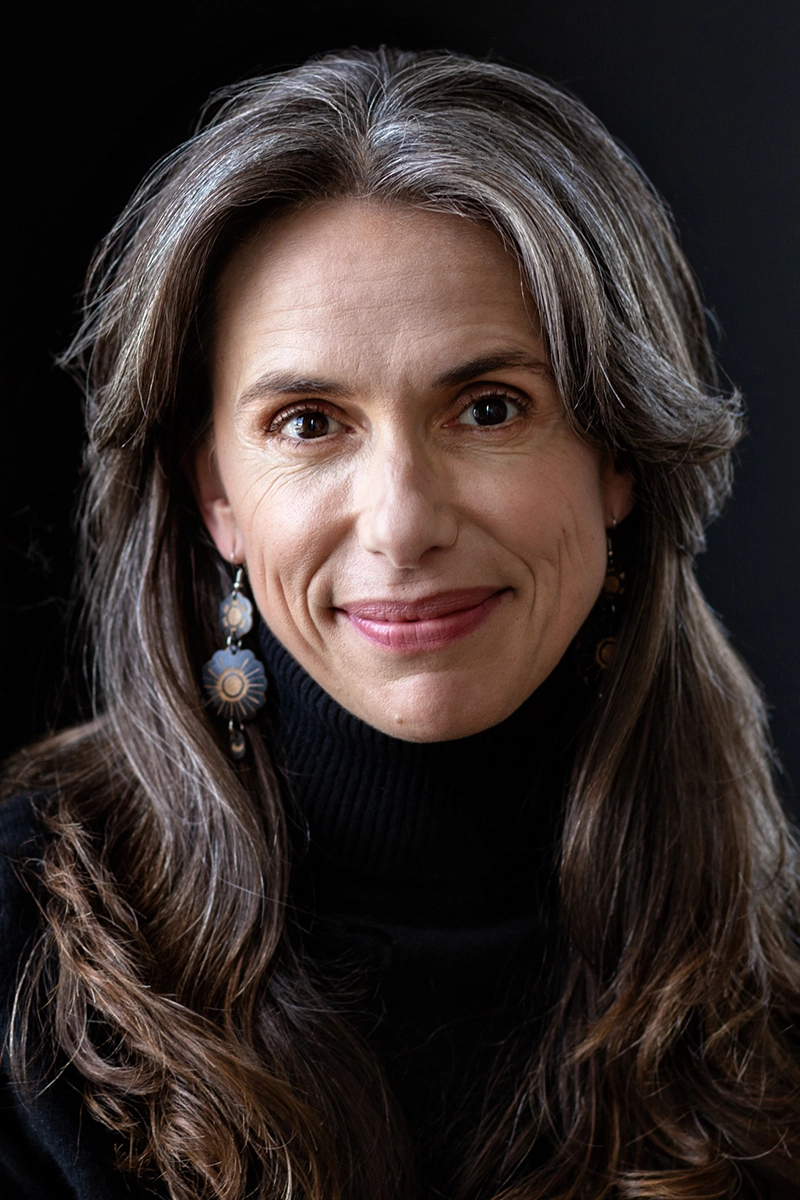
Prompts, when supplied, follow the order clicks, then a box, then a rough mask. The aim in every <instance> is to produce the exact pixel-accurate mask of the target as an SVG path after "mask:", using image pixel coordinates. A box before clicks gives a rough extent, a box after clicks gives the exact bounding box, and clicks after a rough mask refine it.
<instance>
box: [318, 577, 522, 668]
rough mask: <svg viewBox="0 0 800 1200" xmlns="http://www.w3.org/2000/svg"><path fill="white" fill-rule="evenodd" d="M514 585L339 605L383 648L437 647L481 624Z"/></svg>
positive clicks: (358, 629)
mask: <svg viewBox="0 0 800 1200" xmlns="http://www.w3.org/2000/svg"><path fill="white" fill-rule="evenodd" d="M509 591H510V589H509V588H496V587H479V588H461V589H459V590H457V591H451V592H438V593H437V594H436V595H433V596H423V597H420V598H419V599H417V600H408V601H401V600H357V601H354V602H353V603H348V604H345V605H342V606H341V607H340V608H338V609H337V610H336V611H337V612H338V613H341V615H342V616H343V617H344V618H345V619H346V620H347V621H348V623H349V624H350V625H351V626H352V627H353V629H355V631H356V632H357V633H359V634H360V635H361V637H363V638H365V639H366V640H367V641H368V642H371V643H372V644H373V645H376V646H379V647H381V649H384V650H393V651H395V652H400V653H403V652H405V653H409V652H412V653H413V652H414V651H420V650H438V649H441V648H442V647H444V646H447V645H450V644H452V643H453V642H456V641H458V640H459V639H461V638H463V637H466V636H467V635H468V634H470V633H472V632H473V630H475V629H477V628H478V626H479V625H482V624H483V622H484V621H485V620H487V618H488V617H489V616H490V614H491V613H492V612H493V611H494V609H495V608H496V607H497V605H498V604H499V603H500V601H501V600H502V599H503V597H504V596H505V595H507V594H508V593H509Z"/></svg>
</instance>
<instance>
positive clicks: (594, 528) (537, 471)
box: [478, 441, 605, 594]
mask: <svg viewBox="0 0 800 1200" xmlns="http://www.w3.org/2000/svg"><path fill="white" fill-rule="evenodd" d="M478 503H479V508H480V510H481V511H483V513H484V514H485V515H486V518H487V519H490V520H491V523H492V526H493V528H494V531H495V536H496V537H497V538H498V539H499V540H502V541H503V542H504V544H505V545H506V546H507V548H508V549H509V550H511V551H512V552H514V553H515V554H516V555H517V556H518V557H519V558H520V559H521V560H523V561H524V562H525V563H526V564H527V565H528V567H529V568H530V570H531V571H532V573H533V574H534V576H535V578H536V582H537V585H538V586H541V585H544V584H545V583H546V582H547V581H548V580H550V581H551V582H552V583H553V584H559V585H562V586H565V587H566V586H568V585H569V586H572V587H573V588H575V589H576V590H577V591H578V592H579V593H581V594H583V593H586V594H596V592H597V590H598V589H599V587H600V585H601V584H602V578H603V571H604V564H605V524H604V517H603V494H602V485H601V473H600V463H599V458H598V456H597V455H596V453H595V452H594V451H593V450H592V449H591V448H590V447H588V446H584V445H583V443H580V442H577V441H576V442H575V443H574V444H573V443H568V444H567V446H566V447H561V448H559V449H557V450H554V452H553V453H551V454H549V455H543V456H541V457H539V458H538V459H536V460H533V461H529V462H527V463H520V464H519V465H518V466H517V468H516V469H515V470H514V471H513V472H511V473H509V474H508V475H507V476H506V477H505V478H504V479H503V481H502V486H498V482H497V480H495V481H494V486H491V485H489V486H487V487H486V488H485V489H484V490H483V494H482V495H481V496H480V497H479V499H478Z"/></svg>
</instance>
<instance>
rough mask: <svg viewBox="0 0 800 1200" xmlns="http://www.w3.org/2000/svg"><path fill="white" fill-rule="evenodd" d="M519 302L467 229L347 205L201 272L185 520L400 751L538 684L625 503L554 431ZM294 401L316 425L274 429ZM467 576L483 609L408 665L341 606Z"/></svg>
mask: <svg viewBox="0 0 800 1200" xmlns="http://www.w3.org/2000/svg"><path fill="white" fill-rule="evenodd" d="M530 305H531V300H530V298H529V297H528V298H527V302H526V298H525V295H524V293H521V292H520V273H519V268H518V266H517V263H516V261H515V260H514V259H513V258H512V256H511V255H509V254H508V253H507V252H506V251H505V250H504V249H503V248H502V245H501V243H500V241H499V239H498V238H497V237H496V235H495V234H493V233H492V232H491V231H489V230H488V229H486V228H485V227H483V226H481V225H478V224H477V223H475V222H472V221H470V220H468V219H467V218H463V217H457V216H452V215H448V214H442V213H429V212H424V211H421V210H418V209H413V208H409V207H405V206H399V205H398V206H394V207H392V206H376V205H370V204H366V203H363V202H359V201H338V202H331V203H328V204H325V205H319V206H316V207H315V208H314V210H313V211H302V212H299V213H295V214H292V215H290V216H288V217H283V218H281V219H279V220H278V221H276V222H275V223H274V224H273V225H272V226H270V227H269V228H268V229H265V230H264V229H262V231H261V232H260V235H258V236H256V237H253V238H251V239H249V240H248V242H247V243H246V244H245V245H244V246H243V247H240V248H239V249H238V250H237V251H236V252H235V253H234V254H233V256H232V258H231V260H230V261H229V263H228V264H227V266H226V267H225V268H224V270H223V272H222V275H221V278H220V283H219V286H218V291H217V300H216V314H217V329H216V336H215V341H214V353H213V356H212V393H213V397H214V421H213V426H214V428H213V436H214V443H215V446H216V451H217V453H216V455H215V456H214V457H210V456H209V455H208V453H207V451H206V450H205V449H204V450H202V451H201V452H199V453H198V454H197V456H196V460H195V470H196V479H195V487H196V492H197V495H198V500H199V503H200V507H201V511H202V512H203V515H204V518H205V520H206V524H207V525H208V528H209V531H210V532H211V535H212V537H213V538H214V539H215V541H216V544H217V547H218V549H219V550H220V552H221V553H223V554H224V555H225V557H226V558H230V557H231V553H233V556H234V558H235V559H236V561H244V560H246V561H247V565H248V575H249V579H250V585H251V587H252V590H253V595H254V597H255V600H256V602H257V604H258V607H259V609H260V611H261V613H262V615H263V616H264V617H265V619H266V620H267V622H268V624H269V625H270V628H271V629H272V631H273V632H274V633H275V634H276V635H277V636H278V638H279V639H280V640H281V641H282V642H283V643H284V645H286V647H287V649H288V650H289V651H290V653H292V654H293V655H294V657H295V658H296V659H297V660H298V661H299V662H300V664H301V665H302V666H303V667H304V668H305V669H306V670H307V671H308V672H309V674H310V675H311V676H312V677H313V678H314V679H315V680H316V681H317V682H318V683H319V684H320V685H321V686H322V687H324V688H325V690H327V691H328V692H330V693H331V694H332V695H333V696H334V697H335V698H336V699H337V700H338V701H339V702H340V703H341V704H343V706H344V707H345V708H347V709H348V710H349V711H351V712H353V713H355V715H357V716H359V717H361V718H362V719H363V720H366V721H367V722H368V723H369V724H372V725H374V726H375V727H376V728H379V729H382V730H383V731H384V732H388V733H394V734H396V735H399V736H402V737H404V738H407V739H409V740H420V741H436V740H442V739H446V738H453V737H463V736H467V735H468V734H469V733H472V732H474V731H476V730H477V729H479V728H488V727H489V726H491V725H494V724H496V723H498V722H499V721H501V720H503V719H504V718H505V717H506V716H508V715H509V714H510V713H511V712H512V711H514V709H516V708H517V707H518V706H519V704H521V703H522V702H523V700H525V699H526V698H527V696H528V695H530V694H531V692H532V691H534V690H535V688H536V687H538V686H539V684H540V683H541V682H542V681H543V680H544V678H546V676H547V675H548V674H549V673H550V671H551V670H552V669H553V667H554V666H555V665H556V663H557V662H558V661H559V659H560V658H561V657H562V655H563V653H564V651H565V650H566V648H567V646H568V644H569V642H570V641H571V640H572V638H573V637H574V635H575V633H576V632H577V630H578V628H579V627H580V625H581V624H582V622H583V621H584V619H585V618H586V615H587V614H588V612H589V609H590V608H591V606H592V604H593V602H594V599H595V597H596V596H597V593H598V591H599V589H600V586H601V584H602V579H603V573H604V567H605V527H606V526H607V525H609V524H611V521H612V518H613V517H616V519H617V520H619V519H621V518H622V516H624V515H625V513H626V512H627V511H628V509H629V507H630V504H631V496H630V481H629V479H628V478H627V477H626V476H624V475H621V474H619V473H618V472H616V471H615V470H613V468H612V466H611V464H610V462H609V461H608V460H607V459H606V458H604V457H603V456H602V455H601V454H600V452H598V451H597V450H596V449H594V448H592V447H590V446H589V445H587V444H586V443H585V442H583V441H582V440H581V439H580V438H579V437H578V436H577V435H576V434H575V433H574V432H573V431H572V430H571V429H570V427H569V425H568V423H567V421H566V418H565V414H564V407H563V404H562V401H561V399H560V397H559V396H558V394H557V392H556V390H555V385H554V380H553V375H552V371H551V369H550V366H549V363H548V361H547V355H546V347H545V344H544V339H543V337H542V335H541V332H540V328H539V324H538V321H536V322H532V321H531V320H530ZM308 384H312V385H314V386H312V387H310V388H308V387H307V385H308ZM320 384H321V385H322V387H321V388H318V386H317V385H320ZM498 396H500V397H501V398H505V399H506V409H505V410H504V411H505V413H506V417H505V419H504V420H502V421H501V422H500V423H498V424H497V425H494V426H483V427H481V426H480V425H478V424H476V423H475V422H474V418H472V416H471V415H470V414H471V413H472V407H471V406H472V405H473V404H475V403H477V402H478V401H480V400H481V399H482V398H494V399H495V400H496V399H497V397H498ZM315 402H318V407H317V406H316V403H315ZM299 405H300V406H301V407H302V408H304V409H305V411H312V412H313V411H316V412H318V413H323V414H325V416H326V417H327V418H328V421H329V422H330V421H332V420H335V421H336V422H337V424H330V423H329V424H328V425H327V426H326V427H325V428H326V429H327V430H329V431H330V432H326V433H325V434H324V436H321V437H317V438H313V439H312V438H307V439H305V440H304V439H301V438H296V437H290V436H289V432H288V431H289V429H290V427H289V426H288V425H285V423H284V424H281V422H285V418H284V417H283V416H282V414H283V413H285V412H289V413H290V414H294V413H296V412H297V411H298V406H299ZM464 414H466V416H465V415H464ZM476 587H480V588H487V587H488V588H490V589H492V591H493V592H494V594H495V596H496V597H498V599H497V600H496V602H495V603H493V605H492V607H491V609H488V608H487V609H486V612H487V614H488V615H486V616H485V618H484V619H483V620H482V622H480V623H479V624H478V625H477V626H476V627H475V628H473V629H471V630H470V632H469V633H468V634H466V636H462V637H460V638H458V639H454V640H452V641H450V642H447V643H446V644H443V645H440V646H436V645H434V646H432V645H431V643H430V641H429V640H428V637H427V633H425V634H423V633H422V632H421V633H420V634H419V637H420V638H421V639H423V640H422V641H420V643H419V646H418V648H417V649H415V650H413V651H412V652H410V653H406V652H403V653H397V652H394V651H392V652H388V651H387V649H386V648H385V647H384V646H379V645H376V644H373V643H372V642H370V641H369V640H367V639H365V637H363V636H362V634H361V633H360V632H359V627H357V626H356V625H354V624H353V623H352V622H351V621H350V619H349V618H348V617H347V611H349V608H348V606H352V605H353V604H356V603H357V602H360V601H363V600H369V601H370V602H371V601H374V600H391V601H393V602H395V601H406V602H408V601H409V600H418V599H422V598H424V597H427V596H432V595H437V594H439V593H442V592H451V591H453V590H457V589H470V588H473V589H474V588H476ZM393 644H394V643H393Z"/></svg>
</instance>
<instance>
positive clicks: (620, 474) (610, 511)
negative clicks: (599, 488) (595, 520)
mask: <svg viewBox="0 0 800 1200" xmlns="http://www.w3.org/2000/svg"><path fill="white" fill-rule="evenodd" d="M601 479H602V485H603V518H604V521H605V526H606V529H610V528H612V526H614V525H618V524H619V523H620V521H623V520H624V519H625V517H627V515H628V513H629V512H631V510H632V509H633V506H634V504H635V503H636V498H635V496H634V494H633V477H632V476H631V475H629V474H628V473H627V471H620V470H618V469H617V467H615V466H614V462H613V460H612V459H611V457H610V456H608V455H607V456H606V458H605V460H604V462H603V470H602V476H601Z"/></svg>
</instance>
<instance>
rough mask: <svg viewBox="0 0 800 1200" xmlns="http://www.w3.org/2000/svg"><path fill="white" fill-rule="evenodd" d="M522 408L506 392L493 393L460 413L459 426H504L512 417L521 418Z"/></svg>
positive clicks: (474, 401)
mask: <svg viewBox="0 0 800 1200" xmlns="http://www.w3.org/2000/svg"><path fill="white" fill-rule="evenodd" d="M521 412H522V406H521V404H519V403H518V402H516V401H514V400H512V399H511V397H510V396H509V395H507V393H505V392H492V393H491V394H490V395H487V396H479V397H478V399H477V400H473V401H472V403H471V404H468V405H467V407H466V408H465V409H464V410H463V412H461V413H459V415H458V418H457V421H458V424H459V425H480V426H484V427H485V426H488V425H503V424H505V423H506V422H507V421H510V420H511V418H512V417H518V416H520V414H521Z"/></svg>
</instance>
